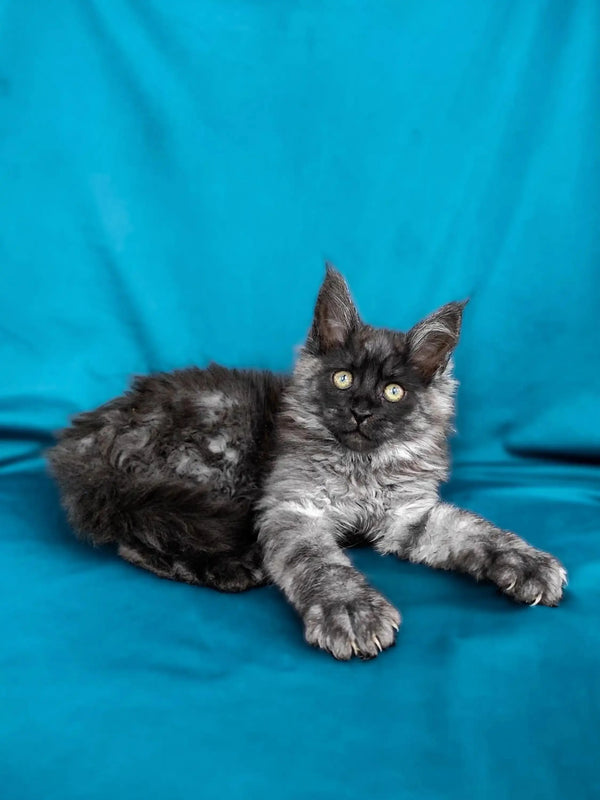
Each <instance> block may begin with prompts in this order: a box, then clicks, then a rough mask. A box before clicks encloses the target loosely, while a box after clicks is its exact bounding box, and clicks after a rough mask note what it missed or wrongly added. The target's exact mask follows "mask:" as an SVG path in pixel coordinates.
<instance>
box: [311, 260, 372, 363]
mask: <svg viewBox="0 0 600 800" xmlns="http://www.w3.org/2000/svg"><path fill="white" fill-rule="evenodd" d="M325 266H326V270H327V271H326V273H325V280H324V281H323V284H322V286H321V289H320V290H319V296H318V297H317V304H316V306H315V315H314V319H313V324H312V328H311V330H310V333H309V335H308V342H309V344H312V345H313V346H315V347H316V348H317V350H318V351H320V352H322V353H324V352H326V351H327V350H332V349H333V348H335V347H340V346H341V345H343V344H344V342H345V341H346V339H347V338H348V335H349V334H350V333H351V332H352V331H353V330H355V329H356V328H358V327H359V325H360V317H359V316H358V311H357V310H356V306H355V305H354V303H353V302H352V297H351V296H350V290H349V289H348V284H347V283H346V281H345V280H344V278H343V277H342V275H341V274H340V273H339V272H338V271H337V269H335V267H333V266H332V265H331V264H326V265H325Z"/></svg>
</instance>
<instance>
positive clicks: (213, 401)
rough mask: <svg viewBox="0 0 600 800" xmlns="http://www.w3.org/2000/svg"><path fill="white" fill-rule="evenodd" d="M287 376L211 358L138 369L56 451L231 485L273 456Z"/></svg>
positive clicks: (60, 456) (57, 458) (57, 457)
mask: <svg viewBox="0 0 600 800" xmlns="http://www.w3.org/2000/svg"><path fill="white" fill-rule="evenodd" d="M284 385H285V379H284V378H282V377H280V376H277V375H275V374H273V373H271V372H268V371H259V370H236V369H227V368H225V367H221V366H219V365H217V364H211V365H210V366H209V367H207V368H206V369H199V368H196V367H190V368H188V369H181V370H175V371H172V372H163V373H156V374H153V375H148V376H143V377H137V378H135V379H134V381H133V384H132V386H131V389H130V390H129V391H127V392H126V393H125V394H123V395H122V396H120V397H118V398H116V399H114V400H111V401H110V402H108V403H106V404H105V405H103V406H100V408H98V409H96V410H95V411H91V412H86V413H83V414H80V415H79V416H77V417H76V418H75V419H74V420H73V422H72V424H71V426H70V427H69V428H67V429H66V430H65V431H63V433H62V435H61V438H60V441H59V444H58V445H57V447H56V448H54V450H53V451H51V453H50V460H51V463H52V464H53V467H54V469H55V471H56V470H57V469H60V467H61V464H62V463H63V462H64V461H65V459H66V458H67V457H68V458H69V459H70V460H71V461H73V459H75V460H81V461H82V466H83V467H84V468H85V467H86V465H87V466H88V468H89V467H91V466H92V462H93V461H97V460H100V461H102V462H103V464H105V465H109V466H110V467H112V468H116V469H118V470H122V471H126V472H128V473H135V474H139V475H144V474H145V475H148V476H151V477H158V476H160V475H162V476H172V477H177V478H179V479H183V480H186V481H190V482H193V483H204V484H206V485H212V486H213V487H214V488H215V490H216V491H225V492H231V491H232V488H233V486H234V485H238V486H239V485H240V483H245V482H246V480H247V479H248V478H252V482H254V479H255V477H256V476H257V474H258V473H259V472H260V471H262V469H261V465H262V462H263V461H265V460H266V459H267V458H268V455H269V449H270V441H271V438H272V432H273V426H274V418H275V414H276V412H277V409H278V407H279V402H280V398H281V394H282V390H283V387H284Z"/></svg>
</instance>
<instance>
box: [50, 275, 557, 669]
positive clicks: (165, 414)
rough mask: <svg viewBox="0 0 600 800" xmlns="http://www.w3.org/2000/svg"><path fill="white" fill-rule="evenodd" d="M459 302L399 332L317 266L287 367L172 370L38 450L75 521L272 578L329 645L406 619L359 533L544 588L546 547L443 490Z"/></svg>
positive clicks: (186, 566)
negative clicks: (312, 304)
mask: <svg viewBox="0 0 600 800" xmlns="http://www.w3.org/2000/svg"><path fill="white" fill-rule="evenodd" d="M463 305H464V304H460V303H452V304H448V305H447V306H444V307H443V308H442V309H440V311H438V312H436V313H435V314H432V315H431V316H430V317H428V318H427V319H426V320H424V321H423V322H421V323H419V324H418V325H416V326H415V327H414V328H413V329H411V331H409V332H408V334H403V333H397V332H393V331H388V330H382V329H374V328H371V327H370V326H367V325H364V324H363V323H362V322H361V320H360V318H359V316H358V313H357V312H356V309H355V307H354V304H353V303H352V300H351V298H350V295H349V292H348V289H347V286H346V284H345V282H344V280H343V278H342V277H341V276H340V275H339V273H337V272H335V271H334V270H332V269H329V270H328V273H327V276H326V278H325V282H324V284H323V287H322V288H321V292H320V294H319V299H318V301H317V306H316V309H315V318H314V322H313V327H312V329H311V332H310V334H309V338H308V341H307V343H306V346H305V348H304V349H303V351H302V353H301V354H300V357H299V359H298V362H297V364H296V366H295V369H294V372H293V374H292V376H291V377H290V378H285V379H284V378H280V377H278V376H274V375H272V374H271V373H268V372H251V371H248V372H246V371H236V370H226V369H223V368H221V367H216V366H212V367H209V369H207V370H197V369H190V370H182V371H179V372H175V373H170V374H163V375H156V376H152V377H149V378H142V379H138V380H137V381H136V382H135V383H134V386H133V388H132V390H131V391H130V392H129V393H127V394H126V395H124V396H123V397H121V398H118V399H117V400H114V401H112V402H110V403H108V404H106V405H105V406H102V407H101V408H100V409H98V410H96V411H93V412H90V413H88V414H82V415H80V416H79V417H78V418H77V419H76V420H75V421H74V423H73V425H72V427H71V428H68V429H67V430H66V431H65V432H64V433H63V435H62V438H61V440H60V442H59V444H58V445H57V446H56V447H55V448H54V449H53V450H52V451H51V453H50V461H51V465H52V470H53V472H54V474H55V476H56V478H57V480H58V482H59V484H60V486H61V489H62V496H63V502H64V504H65V507H66V509H67V512H68V514H69V518H70V521H71V523H72V524H73V526H74V527H75V528H76V529H77V530H78V531H79V532H80V533H82V534H83V535H85V536H87V537H88V538H89V539H91V540H92V541H93V542H95V543H99V544H101V543H104V542H109V541H114V542H116V543H117V544H118V546H119V553H120V555H121V556H122V557H123V558H125V559H126V560H128V561H131V562H132V563H134V564H137V565H138V566H141V567H145V568H146V569H149V570H151V571H153V572H155V573H157V574H159V575H161V576H163V577H168V578H172V579H175V580H183V581H187V582H190V583H199V584H204V585H207V586H213V587H215V588H218V589H222V590H225V591H240V590H242V589H246V588H249V587H251V586H253V585H260V584H261V583H263V582H265V581H266V580H267V579H268V578H270V579H271V580H273V581H274V582H275V583H276V584H277V585H278V586H279V587H280V588H281V589H282V591H283V592H284V593H285V595H286V597H287V598H288V600H289V601H290V602H291V603H292V604H293V605H294V607H295V608H296V609H297V610H298V612H299V613H300V615H301V616H302V618H303V620H304V625H305V634H306V638H307V640H308V641H309V642H310V643H311V644H315V645H318V646H320V647H322V648H323V649H326V650H328V651H329V652H331V653H332V654H333V655H334V656H336V657H337V658H344V659H345V658H350V657H351V656H352V655H353V654H356V655H361V656H363V657H371V656H374V655H376V654H377V653H378V652H379V651H380V650H381V649H384V648H386V647H388V646H390V645H391V644H393V642H394V639H395V635H396V631H397V629H398V626H399V623H400V616H399V614H398V612H397V611H396V610H395V609H394V608H393V607H392V606H391V605H390V604H389V603H388V602H387V600H385V598H383V597H382V596H381V595H380V594H379V593H378V592H376V591H375V590H374V589H372V588H371V587H370V586H368V584H367V582H366V580H365V578H364V577H363V576H362V575H361V574H360V573H359V572H357V571H356V570H355V569H354V567H353V566H352V564H351V562H350V560H349V559H348V557H347V556H346V554H345V553H344V551H343V547H344V545H345V544H347V543H348V542H349V541H352V542H356V541H357V539H358V540H362V541H363V542H365V543H369V544H371V545H372V546H373V547H375V548H376V549H377V550H378V551H379V552H381V553H393V554H396V555H397V556H399V557H401V558H407V559H410V560H412V561H417V562H421V563H426V564H429V565H431V566H434V567H438V568H443V569H456V570H460V571H463V572H467V573H469V574H471V575H473V576H474V577H475V578H477V579H488V580H492V581H494V582H495V583H496V584H497V585H498V586H499V587H500V588H501V589H502V590H503V591H504V592H506V593H507V594H509V595H511V596H512V597H513V598H514V599H516V600H518V601H521V602H526V603H532V604H535V603H544V604H546V605H556V603H558V601H559V600H560V597H561V595H562V586H563V583H564V581H565V577H566V574H565V571H564V569H563V568H562V566H561V565H560V563H559V562H558V561H557V560H556V559H555V558H553V557H552V556H550V555H549V554H547V553H544V552H542V551H539V550H536V549H535V548H533V547H531V546H530V545H528V544H527V543H526V542H524V541H523V540H522V539H519V538H518V537H517V536H515V534H512V533H510V532H507V531H503V530H500V529H498V528H496V527H495V526H493V525H492V524H491V523H489V522H487V521H486V520H483V519H481V518H480V517H477V516H476V515H474V514H471V513H470V512H467V511H462V510H461V509H457V508H455V507H453V506H451V505H448V504H446V503H442V502H441V501H440V498H439V494H438V489H439V485H440V483H441V482H442V481H444V480H445V479H446V477H447V472H448V455H447V444H446V443H447V436H448V433H449V432H450V429H451V424H452V416H453V409H454V402H453V397H454V391H455V381H454V380H453V378H452V366H451V362H450V356H451V353H452V350H453V349H454V346H455V345H456V342H457V341H458V335H459V330H460V322H461V316H462V309H463Z"/></svg>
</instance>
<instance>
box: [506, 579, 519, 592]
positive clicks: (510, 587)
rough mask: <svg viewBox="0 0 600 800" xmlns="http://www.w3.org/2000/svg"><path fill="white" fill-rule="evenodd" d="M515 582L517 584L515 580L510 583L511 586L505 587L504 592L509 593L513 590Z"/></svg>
mask: <svg viewBox="0 0 600 800" xmlns="http://www.w3.org/2000/svg"><path fill="white" fill-rule="evenodd" d="M516 582H517V579H516V578H515V579H514V581H513V582H512V583H511V585H510V586H507V587H506V591H507V592H510V590H511V589H514V588H515V584H516Z"/></svg>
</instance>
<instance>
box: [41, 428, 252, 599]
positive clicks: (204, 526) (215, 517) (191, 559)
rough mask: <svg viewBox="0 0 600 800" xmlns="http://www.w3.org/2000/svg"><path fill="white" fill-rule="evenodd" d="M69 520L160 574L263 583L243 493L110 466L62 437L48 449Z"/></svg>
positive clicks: (231, 585)
mask: <svg viewBox="0 0 600 800" xmlns="http://www.w3.org/2000/svg"><path fill="white" fill-rule="evenodd" d="M47 458H48V462H49V464H50V471H51V472H52V474H53V476H54V478H55V479H56V482H57V483H58V486H59V488H60V492H61V500H62V505H63V507H64V508H65V510H66V512H67V517H68V520H69V522H70V524H71V526H72V527H73V528H74V530H75V531H76V533H77V534H78V536H79V537H80V538H83V539H85V540H87V541H88V542H90V543H91V544H94V545H104V544H109V543H116V544H117V545H118V551H119V555H120V556H121V557H122V558H124V559H125V560H126V561H129V562H131V563H132V564H135V565H136V566H138V567H142V568H143V569H147V570H149V571H151V572H154V573H155V574H156V575H159V576H160V577H163V578H169V579H171V580H176V581H183V582H185V583H193V584H199V585H203V586H211V587H213V588H215V589H219V590H221V591H227V592H234V591H243V590H245V589H249V588H251V587H252V586H260V585H262V584H264V583H265V582H267V578H266V575H265V572H264V569H263V567H262V554H261V552H260V548H259V546H258V544H257V542H256V537H255V535H254V533H253V526H252V518H251V517H252V515H251V508H252V503H251V499H250V498H244V497H237V498H232V497H228V496H227V497H226V496H223V497H222V498H221V497H219V496H217V497H215V496H214V494H210V493H209V492H208V491H207V490H206V489H205V488H203V487H202V486H197V485H192V484H186V483H184V482H183V481H179V480H170V479H169V478H164V477H160V478H153V477H152V476H151V475H149V474H147V473H142V474H140V473H135V472H133V473H132V472H125V471H123V470H119V469H116V468H114V467H112V466H111V465H110V463H108V462H107V461H106V460H105V459H103V458H102V457H99V454H98V453H97V452H93V451H92V452H91V453H89V452H88V454H87V458H85V459H82V457H81V453H80V452H78V451H77V446H76V445H75V443H74V442H73V441H69V440H68V439H65V440H61V441H59V443H58V444H57V445H56V446H55V447H53V448H52V449H51V450H49V451H48V453H47Z"/></svg>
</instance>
